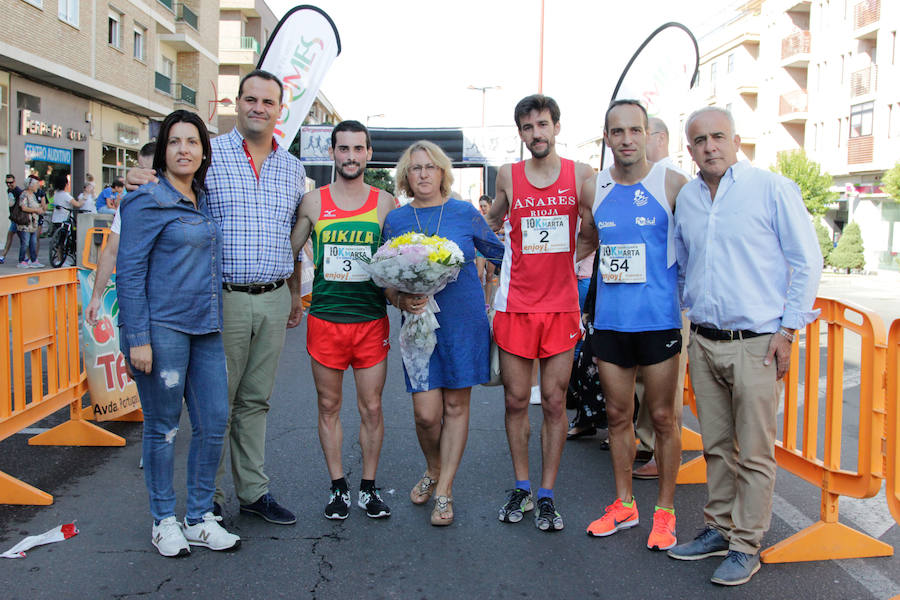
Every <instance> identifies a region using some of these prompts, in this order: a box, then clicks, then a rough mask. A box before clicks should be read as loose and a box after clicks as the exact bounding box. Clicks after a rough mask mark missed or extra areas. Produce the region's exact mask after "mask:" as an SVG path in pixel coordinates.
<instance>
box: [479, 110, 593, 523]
mask: <svg viewBox="0 0 900 600" xmlns="http://www.w3.org/2000/svg"><path fill="white" fill-rule="evenodd" d="M515 120H516V126H517V127H518V129H519V137H520V138H521V139H522V141H523V142H524V143H525V145H526V146H527V147H528V150H529V151H530V152H531V158H530V159H528V160H526V161H523V162H519V163H516V164H507V165H503V166H502V167H501V168H500V171H499V173H498V174H497V186H496V187H497V198H496V200H495V201H494V204H493V206H492V207H491V210H490V212H489V213H488V215H487V217H486V218H487V220H488V223H489V224H490V225H491V226H492V227H493V228H494V229H499V228H500V226H501V224H502V225H503V229H504V231H505V232H506V240H505V244H506V247H507V248H506V253H505V254H504V258H503V266H502V267H501V271H500V289H499V290H498V291H497V296H496V298H495V300H494V308H495V309H496V310H497V313H496V315H495V317H494V339H495V341H496V342H497V345H498V346H500V349H501V353H500V368H501V371H502V373H503V387H504V390H505V392H506V436H507V440H508V441H509V449H510V454H511V455H512V462H513V470H514V471H515V477H516V484H515V486H514V489H513V490H512V492H511V493H510V494H509V496H508V498H507V501H506V504H505V505H504V506H503V507H502V508H501V509H500V513H499V519H500V520H501V521H503V522H507V523H516V522H518V521H521V520H522V518H523V516H524V515H523V513H525V512H527V511H529V510H532V509H533V508H534V501H533V500H532V494H531V483H530V481H529V476H528V436H529V434H530V425H529V422H528V400H529V395H530V391H531V367H532V363H533V362H534V360H535V359H539V360H540V367H541V382H540V386H541V400H542V402H541V409H542V411H543V416H544V420H543V425H542V426H541V455H542V472H541V487H540V489H539V490H538V492H537V505H538V511H537V514H536V516H535V519H534V523H535V526H536V527H537V528H538V529H540V530H541V531H557V530H560V529H562V528H563V521H562V517H560V515H559V513H558V512H556V509H555V506H554V502H553V485H554V483H555V481H556V474H557V471H558V470H559V462H560V458H561V457H562V449H563V445H564V444H565V440H566V427H567V423H566V412H565V390H566V385H567V384H568V381H569V374H570V372H571V368H572V349H573V348H574V347H575V344H576V343H577V342H578V340H579V339H580V337H581V321H580V313H579V309H578V284H577V281H576V278H575V259H576V245H577V256H578V258H583V257H584V256H587V255H588V254H590V253H591V252H592V251H593V249H594V248H595V247H596V245H597V230H596V228H595V227H594V219H593V216H592V214H591V204H592V201H593V198H592V197H588V196H584V195H583V194H582V193H581V186H582V185H583V184H584V183H585V182H586V181H590V180H592V178H593V177H594V170H593V169H592V168H591V167H590V166H588V165H586V164H582V163H575V162H572V161H571V160H567V159H564V158H560V156H559V155H558V154H557V153H556V147H555V139H556V135H557V134H558V133H559V106H558V105H557V104H556V101H555V100H553V99H552V98H550V97H548V96H543V95H541V94H535V95H533V96H528V97H526V98H523V99H522V100H521V101H520V102H519V103H518V104H517V105H516V109H515ZM505 216H508V221H507V222H506V223H505V224H504V223H503V219H504V217H505ZM579 217H581V227H580V233H579V235H578V236H577V237H576V235H575V233H576V232H575V229H576V225H577V223H578V219H579Z"/></svg>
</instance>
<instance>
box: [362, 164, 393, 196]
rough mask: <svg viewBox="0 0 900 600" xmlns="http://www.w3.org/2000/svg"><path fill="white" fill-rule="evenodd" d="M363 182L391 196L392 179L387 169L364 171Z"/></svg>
mask: <svg viewBox="0 0 900 600" xmlns="http://www.w3.org/2000/svg"><path fill="white" fill-rule="evenodd" d="M363 178H364V181H365V182H366V183H367V184H369V185H372V186H375V187H377V188H380V189H382V190H384V191H386V192H389V193H391V194H393V193H394V178H393V177H391V172H390V171H388V170H387V169H366V172H365V173H364V174H363Z"/></svg>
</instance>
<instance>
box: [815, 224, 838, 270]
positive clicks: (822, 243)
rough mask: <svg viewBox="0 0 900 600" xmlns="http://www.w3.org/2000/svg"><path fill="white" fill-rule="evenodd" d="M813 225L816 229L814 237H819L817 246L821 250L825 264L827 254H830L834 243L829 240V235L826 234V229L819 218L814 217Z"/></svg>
mask: <svg viewBox="0 0 900 600" xmlns="http://www.w3.org/2000/svg"><path fill="white" fill-rule="evenodd" d="M813 226H814V227H815V229H816V237H817V238H818V239H819V248H820V249H821V250H822V261H823V264H827V263H828V255H829V254H831V251H832V250H833V249H834V244H833V243H832V242H831V236H830V235H828V230H827V229H826V228H825V226H824V225H822V221H821V219H816V220H815V222H814V223H813Z"/></svg>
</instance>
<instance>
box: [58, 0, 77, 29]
mask: <svg viewBox="0 0 900 600" xmlns="http://www.w3.org/2000/svg"><path fill="white" fill-rule="evenodd" d="M59 18H60V19H62V20H63V21H65V22H66V23H68V24H69V25H72V26H73V27H78V0H59Z"/></svg>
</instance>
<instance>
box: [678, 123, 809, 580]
mask: <svg viewBox="0 0 900 600" xmlns="http://www.w3.org/2000/svg"><path fill="white" fill-rule="evenodd" d="M734 130H735V128H734V119H733V118H732V116H731V114H730V113H729V112H728V111H726V110H723V109H721V108H717V107H705V108H701V109H700V110H698V111H696V112H694V113H693V114H692V115H691V116H690V117H689V118H688V120H687V124H686V127H685V133H686V134H687V141H688V149H689V151H690V153H691V156H692V157H693V159H694V162H696V163H697V166H698V167H699V170H700V174H699V175H698V176H697V177H696V178H695V179H693V180H692V181H690V182H688V183H687V185H685V186H684V187H683V188H682V189H681V192H680V193H679V194H678V198H677V209H676V212H675V250H676V254H677V258H678V267H679V276H678V279H679V289H680V291H681V294H682V296H681V297H682V304H683V306H684V308H685V309H686V310H687V316H688V318H689V319H690V321H691V332H692V335H691V341H690V344H689V345H688V357H689V364H690V374H691V383H692V385H693V388H694V393H695V395H696V400H697V413H698V418H699V420H700V429H701V433H702V435H703V452H704V455H705V456H706V461H707V487H708V491H709V498H708V501H707V503H706V507H705V509H704V515H705V520H706V529H705V530H704V531H703V532H702V533H701V534H700V535H698V536H697V537H696V538H695V539H694V540H692V541H690V542H688V543H685V544H680V545H678V546H676V547H675V548H672V549H671V550H669V556H671V557H672V558H677V559H681V560H698V559H701V558H707V557H709V556H726V558H725V560H724V561H723V562H722V564H721V565H719V567H718V568H717V569H716V571H715V573H714V574H713V577H712V581H713V583H718V584H721V585H740V584H742V583H746V582H747V581H749V580H750V578H751V577H752V576H753V574H754V573H756V572H757V571H758V570H759V549H760V544H761V541H762V537H763V534H764V533H765V532H766V530H767V529H768V528H769V523H770V521H771V516H772V492H773V490H774V488H775V448H774V443H775V433H776V431H775V430H776V423H775V415H776V412H777V409H778V392H777V384H776V382H777V380H778V379H781V378H782V377H783V376H784V374H785V373H786V372H787V370H788V365H789V364H790V354H791V346H792V342H793V340H794V335H795V333H794V332H795V330H797V329H799V328H801V327H803V326H805V325H806V324H807V323H810V322H811V321H813V320H814V319H815V318H816V317H817V316H818V311H813V310H812V305H813V302H814V300H815V298H816V291H817V290H818V286H819V277H820V275H821V272H822V255H821V252H820V250H819V247H818V244H817V242H816V236H815V233H814V232H813V227H812V223H811V221H810V219H809V215H808V213H807V211H806V208H805V206H804V204H803V200H802V198H801V195H800V190H799V188H798V187H797V185H796V184H795V183H793V182H792V181H790V180H788V179H786V178H784V177H782V176H780V175H776V174H775V173H772V172H770V171H765V170H762V169H757V168H755V167H753V166H751V165H750V163H749V162H748V161H740V162H738V159H737V150H738V148H740V141H741V139H740V136H738V135H736V134H735V133H734Z"/></svg>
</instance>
